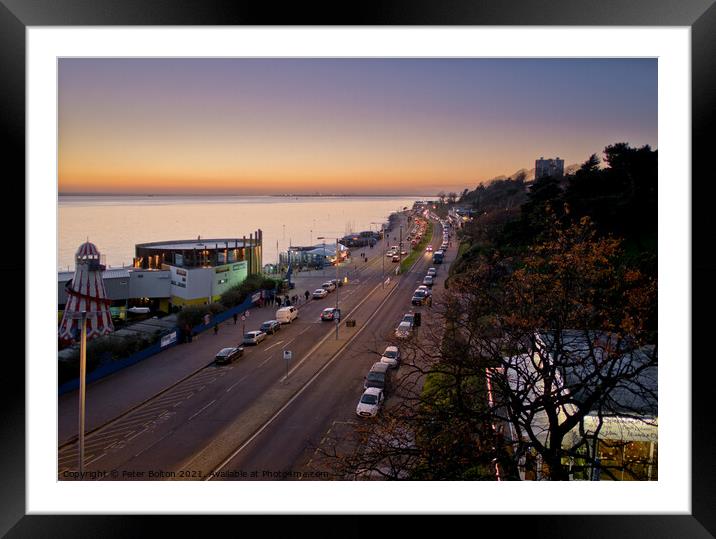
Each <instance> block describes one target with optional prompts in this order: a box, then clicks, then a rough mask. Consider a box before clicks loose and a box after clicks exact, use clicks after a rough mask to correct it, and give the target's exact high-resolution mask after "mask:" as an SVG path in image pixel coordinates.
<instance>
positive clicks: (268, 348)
mask: <svg viewBox="0 0 716 539" xmlns="http://www.w3.org/2000/svg"><path fill="white" fill-rule="evenodd" d="M282 342H283V340H280V341H278V342H277V343H275V344H272V345H271V346H268V347H267V348H266V350H271V348H273V347H274V346H278V345H279V344H281V343H282Z"/></svg>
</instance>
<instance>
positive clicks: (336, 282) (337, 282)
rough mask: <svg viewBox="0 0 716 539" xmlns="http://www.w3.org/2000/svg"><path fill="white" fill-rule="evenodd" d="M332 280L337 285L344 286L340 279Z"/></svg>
mask: <svg viewBox="0 0 716 539" xmlns="http://www.w3.org/2000/svg"><path fill="white" fill-rule="evenodd" d="M331 282H332V283H333V284H334V285H336V286H343V281H341V280H340V279H331Z"/></svg>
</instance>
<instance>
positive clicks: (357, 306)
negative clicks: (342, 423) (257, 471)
mask: <svg viewBox="0 0 716 539" xmlns="http://www.w3.org/2000/svg"><path fill="white" fill-rule="evenodd" d="M379 286H380V285H377V286H376V287H375V288H373V290H371V291H370V292H369V293H368V294H366V296H365V298H364V299H363V300H362V301H361V302H360V303H359V304H358V305H356V307H354V309H353V310H352V311H351V313H353V312H355V311H356V310H357V309H358V308H360V307H361V305H363V303H365V302H366V301H367V300H368V298H369V297H370V296H371V295H372V293H373V292H375V290H377V289H378V287H379ZM395 290H396V289H395V288H394V289H393V290H391V291H390V292H388V294H387V295H386V296H385V298H383V300H382V301H381V302H380V303H379V304H378V307H377V308H376V309H375V311H373V314H371V315H370V316H369V317H368V319H367V320H366V321H365V324H364V325H362V326H361V327H360V328H359V329H358V331H357V332H356V333H354V334H353V336H351V337H350V338H349V339H348V340H347V341H346V342H345V343H344V344H343V345H342V346H341V347H340V348H339V349H338V350H337V351H336V352H335V354H334V355H333V356H332V357H331V358H330V359H329V360H328V361H327V362H326V363H325V364H324V365H323V366H322V367H321V368H320V369H318V371H317V372H316V373H315V374H314V375H313V376H311V378H309V379H308V381H307V382H306V383H305V384H304V385H303V387H301V388H300V389H299V390H298V391H297V392H296V393H294V395H293V396H292V397H291V398H290V399H289V400H288V402H286V403H285V404H284V405H283V406H282V407H281V408H279V409H278V411H277V412H276V413H275V414H273V415H272V416H271V417H270V418H269V419H268V420H267V421H266V422H265V423H264V424H263V425H262V426H261V427H260V428H259V429H258V430H257V431H256V432H255V433H254V434H253V435H251V436H250V437H249V439H248V440H246V441H245V442H244V443H243V444H241V445H240V446H239V447H238V448H237V449H236V450H235V451H233V452H232V453H231V455H229V456H228V457H227V458H226V459H224V460H223V461H222V462H221V464H219V465H218V466H217V467H216V468H214V469H213V470H212V472H218V471H219V470H221V469H222V468H223V467H224V466H226V465H227V464H228V463H229V462H231V461H232V460H233V459H234V458H235V457H236V455H238V454H239V453H241V452H242V451H243V450H244V448H245V447H246V446H248V445H249V444H250V443H251V442H253V441H254V439H256V438H257V437H258V436H259V435H260V434H261V433H262V432H263V431H264V430H266V429H267V428H268V427H269V425H271V423H273V422H274V421H275V420H276V418H277V417H279V416H280V415H281V414H282V413H283V411H284V410H286V408H288V407H289V406H291V404H293V402H294V401H295V400H296V399H298V398H299V397H300V396H301V394H302V393H303V392H304V391H306V390H307V389H308V388H309V387H310V386H311V385H312V384H313V382H314V381H315V380H316V379H318V378H319V377H320V376H321V374H323V372H324V371H325V370H326V369H328V367H330V366H331V365H332V364H333V363H334V362H335V361H336V359H337V358H338V357H339V356H340V355H341V353H342V352H343V351H344V350H345V349H346V348H347V347H348V345H349V344H351V343H352V342H354V341H355V340H356V339H357V338H358V336H359V335H360V334H361V333H362V332H363V330H364V329H365V328H366V327H368V324H369V323H370V322H371V320H373V318H375V317H376V316H377V315H378V313H379V312H380V309H381V308H382V307H383V305H385V304H386V303H387V302H388V300H389V299H390V297H391V296H392V295H393V292H394V291H395ZM329 337H330V333H329V334H328V335H326V337H324V338H323V339H321V340H320V341H319V342H318V343H317V344H316V345H315V346H314V347H313V348H312V349H311V350H310V351H309V352H308V354H306V357H305V358H304V359H302V360H301V361H300V362H299V364H298V365H296V367H294V368H293V369H292V371H290V372H293V371H294V370H296V369H297V368H298V367H300V365H301V363H303V362H304V361H305V360H306V359H307V358H308V357H309V356H310V355H311V354H312V353H313V352H314V351H315V350H317V349H318V347H319V346H321V344H323V343H324V342H325V341H326V340H328V338H329ZM290 372H289V375H290ZM285 379H286V377H283V378H282V379H281V381H283V380H285ZM212 477H214V475H213V474H209V475H208V476H207V477H206V478H205V479H204V480H205V481H211V479H212Z"/></svg>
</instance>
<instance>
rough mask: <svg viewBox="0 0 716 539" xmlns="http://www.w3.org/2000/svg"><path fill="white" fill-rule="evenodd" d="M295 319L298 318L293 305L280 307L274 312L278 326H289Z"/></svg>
mask: <svg viewBox="0 0 716 539" xmlns="http://www.w3.org/2000/svg"><path fill="white" fill-rule="evenodd" d="M295 318H298V309H296V307H294V306H293V305H291V306H290V307H281V308H280V309H279V310H277V311H276V320H278V322H279V324H290V323H291V322H293V320H294V319H295Z"/></svg>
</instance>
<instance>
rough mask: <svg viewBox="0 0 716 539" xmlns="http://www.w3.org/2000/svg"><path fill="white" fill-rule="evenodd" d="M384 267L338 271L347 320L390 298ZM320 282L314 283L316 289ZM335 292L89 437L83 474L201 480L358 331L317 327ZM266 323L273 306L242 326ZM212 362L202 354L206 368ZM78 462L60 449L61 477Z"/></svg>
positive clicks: (378, 263) (72, 450) (372, 264)
mask: <svg viewBox="0 0 716 539" xmlns="http://www.w3.org/2000/svg"><path fill="white" fill-rule="evenodd" d="M371 251H372V252H374V253H376V254H377V253H380V248H378V249H375V248H374V249H372V250H366V252H371ZM354 258H355V257H354ZM382 266H383V261H382V260H380V257H379V256H375V255H374V256H370V257H369V262H368V263H362V264H361V262H358V263H356V266H355V269H351V268H350V266H349V267H347V268H342V269H341V270H340V273H341V276H343V274H344V273H346V272H347V274H348V276H349V283H348V284H347V285H346V286H344V287H341V288H340V289H339V292H338V293H339V295H340V306H341V309H342V312H343V316H344V319H345V317H346V316H347V315H348V314H349V313H350V311H351V310H353V309H354V308H355V307H356V306H358V305H359V304H361V303H363V304H365V303H366V302H367V301H368V300H369V299H371V297H372V296H371V295H370V292H371V290H374V291H377V290H380V293H387V292H386V291H384V290H383V286H382V281H383V279H382ZM391 266H392V265H391ZM387 267H388V265H386V268H387ZM392 267H394V266H392ZM327 273H332V272H327ZM332 277H333V275H330V277H329V276H328V275H326V278H327V279H328V278H332ZM321 279H322V277H321V278H317V283H318V284H320V281H321ZM318 284H316V286H318ZM393 286H395V283H393ZM314 288H315V287H314ZM311 290H312V288H311ZM299 292H300V291H299ZM334 294H336V292H333V293H331V294H329V296H328V297H327V298H325V299H323V300H317V301H311V302H309V303H306V304H304V305H301V306H300V317H299V319H298V320H296V321H294V323H293V324H290V325H287V326H283V328H282V329H281V331H279V332H278V333H277V334H276V335H272V336H269V337H268V338H267V339H266V341H264V342H263V343H261V344H260V345H258V346H257V347H252V348H249V347H247V349H246V352H245V354H244V357H243V358H240V359H239V360H237V361H236V362H235V363H234V364H232V365H228V366H221V367H219V366H214V365H208V366H207V367H206V368H204V369H202V370H201V371H199V372H198V373H197V374H196V375H194V376H191V377H190V378H188V379H187V380H185V381H184V382H182V383H180V384H178V385H176V386H175V387H173V388H171V389H170V390H168V391H166V392H164V393H162V394H161V395H159V396H158V397H156V398H154V399H150V400H149V401H148V402H147V403H146V404H145V405H143V406H140V407H139V408H137V409H136V410H134V411H132V412H130V413H128V414H126V415H124V416H122V417H121V418H120V419H119V420H117V421H114V422H111V423H109V424H108V425H106V426H105V427H103V428H101V429H99V430H97V431H96V432H94V433H92V434H91V435H89V436H88V437H87V439H86V448H85V469H86V470H88V471H97V472H101V473H104V472H111V474H110V475H109V476H107V477H102V476H100V477H99V478H107V479H120V480H121V479H141V480H146V479H162V478H165V477H168V476H174V477H176V475H173V474H176V472H177V471H180V470H187V471H188V472H189V475H190V476H189V477H186V478H188V479H193V478H199V477H198V475H200V474H201V473H202V472H203V471H204V470H206V469H208V468H211V467H212V466H213V465H214V464H215V463H216V461H217V459H220V458H221V457H222V454H223V453H225V452H227V451H228V450H233V448H234V447H235V446H234V444H236V443H237V441H240V440H242V439H243V438H248V437H249V436H250V435H251V434H252V432H254V431H255V430H256V429H257V428H259V427H260V425H261V424H263V422H265V421H266V420H267V419H268V418H269V417H270V416H271V415H272V414H274V413H275V411H276V410H277V409H278V408H280V406H281V405H283V403H284V402H286V401H287V400H288V399H289V398H290V396H291V395H292V394H293V393H295V392H296V391H297V389H298V388H300V387H301V384H304V383H305V382H306V380H308V379H310V378H311V377H312V376H314V375H315V373H316V372H318V370H319V369H320V368H321V367H322V366H323V365H324V364H325V362H326V361H327V360H328V359H329V358H330V357H331V356H332V355H333V354H334V353H335V350H337V349H338V348H340V347H341V346H342V345H344V344H345V342H347V340H348V339H349V338H350V337H351V335H352V333H354V332H355V331H357V329H358V328H356V329H352V328H345V326H341V327H340V329H339V339H335V338H334V335H335V333H334V326H333V325H332V323H328V322H320V320H319V314H320V311H321V310H322V309H323V308H324V307H326V306H332V305H333V304H334V298H335V296H334ZM270 318H273V309H263V310H261V309H255V310H253V317H252V318H251V323H248V322H247V325H246V329H247V330H250V329H255V327H254V326H256V327H257V326H258V325H259V324H260V323H261V322H262V321H263V320H264V319H270ZM225 331H226V332H234V333H235V334H236V335H235V338H236V341H237V342H238V341H239V340H240V334H241V324H238V325H237V326H231V325H229V326H222V336H223V335H224V333H223V332H225ZM285 349H290V350H292V352H293V356H294V360H293V362H292V363H291V364H290V365H289V367H290V370H289V377H288V379H285V373H286V363H285V362H284V361H283V359H282V354H283V350H285ZM211 359H212V358H211V357H207V358H206V360H207V363H208V362H210V361H211ZM77 459H78V455H77V445H76V444H70V445H67V446H64V447H62V448H61V449H60V452H59V456H58V471H59V478H60V479H70V478H72V476H71V474H70V475H68V474H67V473H65V472H71V471H72V470H75V469H76V463H77ZM180 478H185V477H180Z"/></svg>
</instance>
